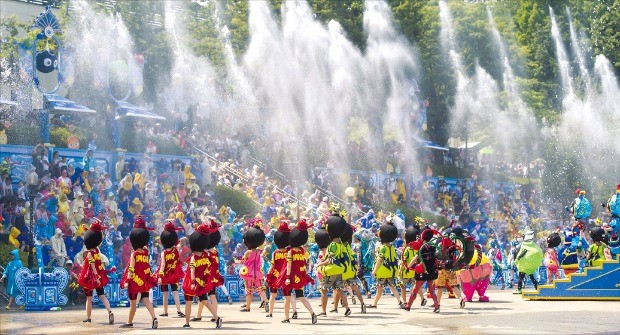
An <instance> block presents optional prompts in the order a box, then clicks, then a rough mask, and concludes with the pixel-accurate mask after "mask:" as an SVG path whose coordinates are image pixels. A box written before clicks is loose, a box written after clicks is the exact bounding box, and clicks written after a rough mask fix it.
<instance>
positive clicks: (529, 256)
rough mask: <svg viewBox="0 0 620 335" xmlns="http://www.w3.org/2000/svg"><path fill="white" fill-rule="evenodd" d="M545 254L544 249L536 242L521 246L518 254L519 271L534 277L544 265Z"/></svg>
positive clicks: (516, 262)
mask: <svg viewBox="0 0 620 335" xmlns="http://www.w3.org/2000/svg"><path fill="white" fill-rule="evenodd" d="M543 257H544V254H543V252H542V249H540V247H539V246H538V245H536V243H534V241H527V242H523V243H522V244H521V248H520V249H519V252H518V253H517V260H516V261H515V264H516V265H517V270H519V272H523V273H525V274H528V275H532V274H534V273H535V272H536V270H538V268H539V267H540V265H541V264H542V261H543Z"/></svg>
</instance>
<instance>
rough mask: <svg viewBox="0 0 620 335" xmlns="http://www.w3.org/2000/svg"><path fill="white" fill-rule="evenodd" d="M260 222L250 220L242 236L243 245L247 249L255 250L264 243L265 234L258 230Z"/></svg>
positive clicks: (258, 220)
mask: <svg viewBox="0 0 620 335" xmlns="http://www.w3.org/2000/svg"><path fill="white" fill-rule="evenodd" d="M261 223H262V221H261V220H260V219H258V218H257V219H252V220H251V221H250V223H249V224H250V227H248V229H247V230H246V231H245V234H243V244H245V246H246V247H247V248H248V249H256V248H258V247H260V246H261V245H263V243H265V232H264V231H263V230H262V229H260V225H261Z"/></svg>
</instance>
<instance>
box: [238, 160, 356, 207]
mask: <svg viewBox="0 0 620 335" xmlns="http://www.w3.org/2000/svg"><path fill="white" fill-rule="evenodd" d="M250 159H251V160H252V161H254V162H255V163H257V164H258V165H259V166H260V167H262V168H265V167H266V166H267V164H265V163H263V162H261V161H259V160H258V159H256V158H255V157H253V156H250ZM271 171H273V172H274V173H275V174H276V175H277V177H279V178H280V179H281V180H282V181H283V182H285V183H289V184H290V183H291V181H290V180H288V179H287V178H286V175H284V173H282V172H280V171H278V170H275V169H271ZM312 186H314V187H315V188H316V189H318V190H319V191H320V192H322V193H323V194H325V195H326V196H327V198H328V199H331V200H332V202H337V203H339V204H340V205H343V206H346V205H348V203H347V202H346V201H344V199H342V198H340V197H338V196H337V195H335V194H333V193H332V192H330V191H328V190H326V189H324V188H322V187H321V186H319V185H316V184H312ZM334 200H335V201H334ZM304 205H306V206H307V205H308V204H307V203H305V204H304Z"/></svg>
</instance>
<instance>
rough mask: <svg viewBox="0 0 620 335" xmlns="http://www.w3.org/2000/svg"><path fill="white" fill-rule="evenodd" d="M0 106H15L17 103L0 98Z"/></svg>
mask: <svg viewBox="0 0 620 335" xmlns="http://www.w3.org/2000/svg"><path fill="white" fill-rule="evenodd" d="M0 105H7V106H17V102H15V101H12V100H6V99H2V98H0Z"/></svg>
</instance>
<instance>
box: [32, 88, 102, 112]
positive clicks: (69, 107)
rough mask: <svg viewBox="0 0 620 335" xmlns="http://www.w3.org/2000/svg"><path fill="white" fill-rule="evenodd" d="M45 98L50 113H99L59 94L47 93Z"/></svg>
mask: <svg viewBox="0 0 620 335" xmlns="http://www.w3.org/2000/svg"><path fill="white" fill-rule="evenodd" d="M43 98H44V99H45V109H46V110H47V111H48V112H60V113H87V114H95V113H97V111H95V110H93V109H90V108H88V107H84V106H82V105H80V104H78V103H75V102H73V101H71V100H69V99H66V98H63V97H61V96H60V95H58V94H51V93H46V94H43Z"/></svg>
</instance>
